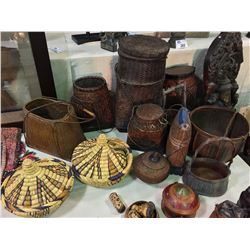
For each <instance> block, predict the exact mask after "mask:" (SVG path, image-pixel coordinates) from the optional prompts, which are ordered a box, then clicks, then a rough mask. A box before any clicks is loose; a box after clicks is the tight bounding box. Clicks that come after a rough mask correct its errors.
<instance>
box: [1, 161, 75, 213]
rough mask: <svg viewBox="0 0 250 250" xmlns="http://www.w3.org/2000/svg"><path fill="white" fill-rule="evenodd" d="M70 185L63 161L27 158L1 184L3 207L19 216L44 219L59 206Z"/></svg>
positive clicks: (69, 177)
mask: <svg viewBox="0 0 250 250" xmlns="http://www.w3.org/2000/svg"><path fill="white" fill-rule="evenodd" d="M73 184H74V176H73V175H72V172H71V169H70V167H69V166H68V165H66V163H64V162H63V161H59V160H57V159H51V160H50V159H42V160H39V161H35V162H33V161H32V160H30V159H26V160H24V161H23V163H22V165H21V166H20V167H19V168H17V170H16V171H15V172H14V173H12V174H11V175H9V176H7V177H6V179H5V180H4V182H3V183H2V185H1V194H2V205H3V207H4V208H6V209H7V210H8V211H9V212H11V213H14V214H16V215H18V216H23V217H43V216H46V215H48V214H50V213H52V212H54V211H55V210H56V209H57V208H58V207H59V206H60V205H61V204H62V202H63V201H64V200H65V199H66V198H67V197H68V196H69V193H70V191H71V189H72V187H73Z"/></svg>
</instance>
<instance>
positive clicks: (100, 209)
mask: <svg viewBox="0 0 250 250" xmlns="http://www.w3.org/2000/svg"><path fill="white" fill-rule="evenodd" d="M85 135H86V137H87V138H95V137H96V136H97V135H98V132H89V133H86V134H85ZM107 136H110V137H119V138H121V139H123V140H125V141H126V138H127V134H126V133H119V132H118V131H117V130H116V129H114V130H112V131H111V132H109V133H108V134H107ZM23 140H24V139H23ZM27 149H30V150H32V151H35V152H36V153H37V156H38V157H40V158H44V157H51V156H49V155H47V154H45V153H42V152H40V151H37V150H34V149H31V148H28V147H27ZM139 153H140V152H139V151H133V154H134V155H138V154H139ZM67 163H68V164H70V162H67ZM230 169H231V175H230V178H229V185H228V190H227V192H226V193H225V194H224V195H223V196H220V197H215V198H211V197H205V196H199V198H200V208H199V210H198V211H197V214H196V217H199V218H201V217H204V218H207V217H209V215H210V214H211V212H212V211H213V209H214V206H215V204H216V203H221V202H222V201H224V200H231V201H233V202H237V200H238V198H239V196H240V193H241V192H242V191H243V190H245V189H246V188H247V187H248V186H249V185H250V180H249V177H250V167H249V166H248V165H247V164H246V163H245V162H244V161H243V160H242V159H241V158H240V157H239V156H236V157H235V158H234V161H233V164H232V165H231V167H230ZM176 181H178V182H182V178H181V176H177V175H169V177H168V178H167V179H166V180H164V181H163V182H161V183H159V184H146V183H144V182H142V181H141V180H139V179H138V178H136V177H135V176H134V175H133V174H132V173H131V174H129V175H128V176H127V177H126V178H125V179H124V180H123V181H121V182H120V183H118V184H117V185H115V186H113V187H110V188H106V189H102V188H95V187H92V186H89V185H85V184H82V183H80V182H79V181H78V180H75V184H74V187H73V190H72V192H71V194H70V196H69V197H68V199H67V200H66V201H65V202H64V203H63V204H62V206H61V207H59V208H58V209H57V210H56V211H55V212H54V213H53V214H51V215H50V217H53V218H55V217H94V218H96V217H108V218H109V217H118V218H119V217H124V213H123V214H119V213H118V212H117V211H116V210H115V208H114V207H113V206H112V204H111V202H110V200H109V194H110V193H111V192H117V193H118V194H119V195H120V197H121V199H122V200H123V201H124V203H125V205H126V207H128V206H129V205H131V204H132V203H133V202H135V201H139V200H145V201H152V202H154V204H155V205H156V208H157V210H158V212H159V215H160V217H165V216H164V214H163V212H162V211H161V207H160V206H161V205H160V204H161V195H162V191H163V189H164V188H165V187H166V186H167V185H169V184H171V183H173V182H176ZM0 203H1V202H0ZM0 217H13V218H17V216H15V215H13V214H11V213H9V212H8V211H6V210H5V209H3V208H2V206H1V209H0Z"/></svg>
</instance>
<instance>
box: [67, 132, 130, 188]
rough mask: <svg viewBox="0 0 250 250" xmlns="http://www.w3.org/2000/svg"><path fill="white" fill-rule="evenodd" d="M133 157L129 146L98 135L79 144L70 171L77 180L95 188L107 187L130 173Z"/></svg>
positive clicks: (117, 140)
mask: <svg viewBox="0 0 250 250" xmlns="http://www.w3.org/2000/svg"><path fill="white" fill-rule="evenodd" d="M132 160H133V156H132V153H131V149H130V148H129V146H128V145H127V144H126V143H125V142H123V141H122V140H120V139H118V138H107V137H106V135H105V134H100V135H99V136H98V137H97V138H96V139H90V140H86V141H83V142H82V143H80V144H79V145H78V146H77V147H76V148H75V150H74V152H73V155H72V160H71V161H72V170H73V172H74V175H75V176H76V178H77V179H78V180H80V181H81V182H83V183H85V184H89V185H92V186H95V187H108V186H112V185H114V184H116V183H118V182H120V181H121V179H123V178H124V177H125V176H126V175H127V174H128V173H129V171H130V169H131V166H132Z"/></svg>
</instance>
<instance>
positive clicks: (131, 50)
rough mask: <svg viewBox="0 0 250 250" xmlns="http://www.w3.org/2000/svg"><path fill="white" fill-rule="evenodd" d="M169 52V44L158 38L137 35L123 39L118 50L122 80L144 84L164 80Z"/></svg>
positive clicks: (119, 70)
mask: <svg viewBox="0 0 250 250" xmlns="http://www.w3.org/2000/svg"><path fill="white" fill-rule="evenodd" d="M168 52H169V45H168V43H167V42H165V41H164V40H162V39H160V38H157V37H151V36H143V35H135V36H127V37H123V38H121V39H120V40H119V50H118V54H119V60H118V73H119V75H120V78H121V80H124V81H127V82H132V83H133V82H135V83H141V84H144V83H149V82H156V81H159V80H161V79H163V78H164V75H165V66H166V57H167V54H168Z"/></svg>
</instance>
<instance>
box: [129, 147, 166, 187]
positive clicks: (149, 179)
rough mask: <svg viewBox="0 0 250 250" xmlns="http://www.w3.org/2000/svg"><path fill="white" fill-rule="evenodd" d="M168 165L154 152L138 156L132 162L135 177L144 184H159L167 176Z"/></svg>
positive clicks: (161, 156)
mask: <svg viewBox="0 0 250 250" xmlns="http://www.w3.org/2000/svg"><path fill="white" fill-rule="evenodd" d="M169 169H170V165H169V163H168V161H167V159H166V158H165V157H163V155H161V154H160V153H159V152H156V151H149V152H145V153H143V154H140V155H138V156H137V157H136V158H135V160H134V161H133V170H134V172H135V175H136V177H138V178H139V179H141V180H142V181H144V182H146V183H159V182H161V181H163V180H165V179H166V178H167V176H168V173H169Z"/></svg>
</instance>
